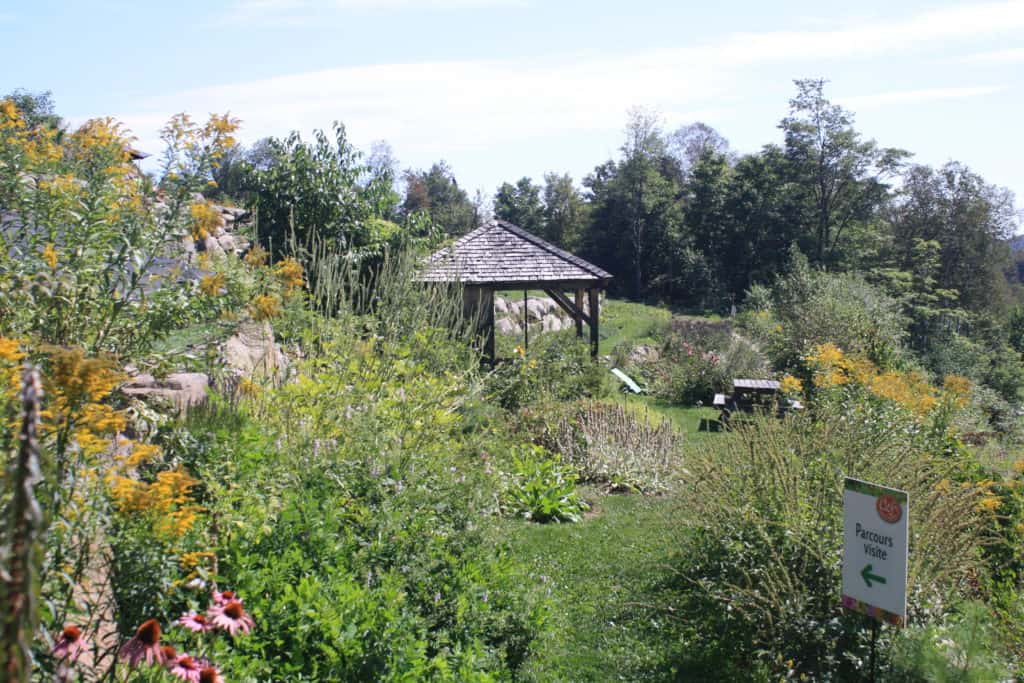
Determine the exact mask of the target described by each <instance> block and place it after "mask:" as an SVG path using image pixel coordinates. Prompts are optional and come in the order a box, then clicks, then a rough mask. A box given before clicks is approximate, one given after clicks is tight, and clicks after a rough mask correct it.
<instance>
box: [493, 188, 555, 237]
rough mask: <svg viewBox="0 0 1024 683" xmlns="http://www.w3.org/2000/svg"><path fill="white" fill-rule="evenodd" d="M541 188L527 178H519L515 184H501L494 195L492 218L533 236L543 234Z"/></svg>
mask: <svg viewBox="0 0 1024 683" xmlns="http://www.w3.org/2000/svg"><path fill="white" fill-rule="evenodd" d="M540 191H541V188H540V187H539V186H537V185H534V184H533V181H531V180H530V179H529V178H525V177H524V178H520V179H519V180H517V181H516V184H515V185H513V184H511V183H502V184H501V187H499V188H498V191H497V192H495V193H494V216H495V217H496V218H500V219H502V220H506V221H508V222H510V223H514V224H515V225H518V226H519V227H521V228H522V229H523V230H526V231H528V232H532V233H533V234H535V235H543V234H544V205H543V204H541V201H540Z"/></svg>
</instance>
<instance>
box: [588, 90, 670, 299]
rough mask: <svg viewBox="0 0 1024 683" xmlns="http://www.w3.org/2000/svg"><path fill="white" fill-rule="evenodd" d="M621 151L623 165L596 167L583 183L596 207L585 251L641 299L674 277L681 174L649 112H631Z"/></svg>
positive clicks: (612, 164)
mask: <svg viewBox="0 0 1024 683" xmlns="http://www.w3.org/2000/svg"><path fill="white" fill-rule="evenodd" d="M621 151H622V158H621V160H620V161H619V162H615V161H608V162H606V163H604V164H602V165H601V166H598V167H597V168H596V169H595V170H594V172H593V173H592V174H590V175H589V176H587V178H586V179H585V180H584V185H585V186H586V187H587V188H588V189H589V191H590V198H591V203H592V206H593V211H592V214H591V222H590V227H589V229H588V231H587V237H586V239H585V247H586V250H587V252H588V253H589V254H590V255H592V256H593V258H595V259H596V260H597V262H598V263H600V264H602V265H605V266H607V267H609V268H610V270H611V271H612V272H614V273H616V275H619V277H620V278H622V280H623V281H626V282H629V283H630V290H629V292H630V294H631V295H632V296H633V297H636V298H642V297H643V296H645V295H646V294H648V293H654V292H653V291H652V290H655V289H656V288H657V286H658V283H657V282H655V278H657V277H658V276H659V275H662V274H666V273H669V271H670V266H671V258H670V255H671V253H672V251H673V249H672V246H673V244H672V243H673V241H674V239H675V238H676V237H677V236H678V231H679V227H680V224H681V218H682V214H681V208H682V204H681V187H680V176H681V173H680V169H679V165H678V163H677V162H676V161H675V160H674V159H673V158H671V156H670V155H669V154H668V153H667V149H666V145H665V139H664V136H663V135H662V132H661V128H660V126H659V123H658V119H657V117H656V116H655V115H654V114H652V113H651V112H648V111H644V110H634V111H633V112H631V114H630V119H629V123H628V125H627V126H626V141H625V143H624V144H623V145H622V148H621ZM670 278H671V275H669V279H670Z"/></svg>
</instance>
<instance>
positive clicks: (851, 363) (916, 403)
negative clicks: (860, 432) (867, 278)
mask: <svg viewBox="0 0 1024 683" xmlns="http://www.w3.org/2000/svg"><path fill="white" fill-rule="evenodd" d="M805 360H806V362H807V364H808V366H809V368H810V371H811V373H812V380H813V383H814V386H815V387H817V388H819V389H826V390H827V389H832V388H835V387H841V386H844V385H847V384H852V385H856V386H859V387H862V388H864V389H865V390H867V391H868V392H869V393H870V394H871V395H873V396H875V397H877V398H880V399H884V400H888V401H892V402H894V403H897V404H899V405H901V406H903V407H904V408H906V409H908V410H910V411H911V412H913V413H914V414H916V415H918V416H925V415H928V414H929V413H932V411H934V410H936V409H937V408H940V407H945V408H947V409H956V408H963V407H964V406H965V405H966V403H967V401H968V399H969V396H970V382H969V381H968V380H967V378H965V377H960V376H958V375H948V376H947V377H946V378H945V380H944V381H943V386H942V388H941V389H938V388H936V387H933V386H932V385H931V384H930V383H929V382H928V379H927V378H926V377H925V376H924V375H923V374H922V373H920V372H917V371H913V370H911V371H906V372H904V371H899V370H881V369H879V368H878V367H877V366H876V365H875V364H874V363H872V362H871V361H870V360H868V359H866V358H863V357H856V356H847V355H846V354H844V353H843V351H842V349H840V348H839V347H838V346H836V345H835V344H832V343H826V344H821V345H819V346H817V347H815V348H814V349H813V350H812V352H811V354H810V355H808V356H807V358H806V359H805Z"/></svg>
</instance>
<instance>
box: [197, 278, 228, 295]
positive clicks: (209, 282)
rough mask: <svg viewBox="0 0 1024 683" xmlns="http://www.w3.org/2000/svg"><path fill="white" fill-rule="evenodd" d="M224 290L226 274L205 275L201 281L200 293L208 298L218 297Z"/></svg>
mask: <svg viewBox="0 0 1024 683" xmlns="http://www.w3.org/2000/svg"><path fill="white" fill-rule="evenodd" d="M222 289H224V274H223V273H215V274H213V275H205V276H203V277H202V278H200V280H199V291H200V292H202V293H203V294H204V295H206V296H216V295H217V294H220V292H221V290H222Z"/></svg>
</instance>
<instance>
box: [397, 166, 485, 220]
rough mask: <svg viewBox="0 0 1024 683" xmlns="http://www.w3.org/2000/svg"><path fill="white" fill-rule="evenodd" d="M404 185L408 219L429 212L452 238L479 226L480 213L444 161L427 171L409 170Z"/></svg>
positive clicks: (403, 207)
mask: <svg viewBox="0 0 1024 683" xmlns="http://www.w3.org/2000/svg"><path fill="white" fill-rule="evenodd" d="M405 184H406V192H405V201H404V202H403V203H402V209H403V211H404V213H405V214H406V215H407V216H408V215H409V214H412V213H415V212H422V211H425V212H428V213H429V214H430V216H431V218H432V219H433V221H434V222H435V223H437V224H439V225H441V226H443V227H444V229H445V231H446V232H447V233H448V234H449V235H463V234H465V233H467V232H469V231H470V230H472V229H473V228H474V227H476V225H475V221H476V217H477V215H476V214H477V212H476V210H475V209H474V206H473V203H472V202H470V200H469V196H468V195H467V194H466V191H465V190H463V189H462V188H461V187H459V183H458V182H457V181H456V180H455V175H454V174H453V173H452V170H451V168H449V167H448V164H447V163H445V162H444V161H441V162H438V163H436V164H434V165H433V166H431V167H430V169H429V170H427V171H414V170H411V169H410V170H408V171H406V172H405Z"/></svg>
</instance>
